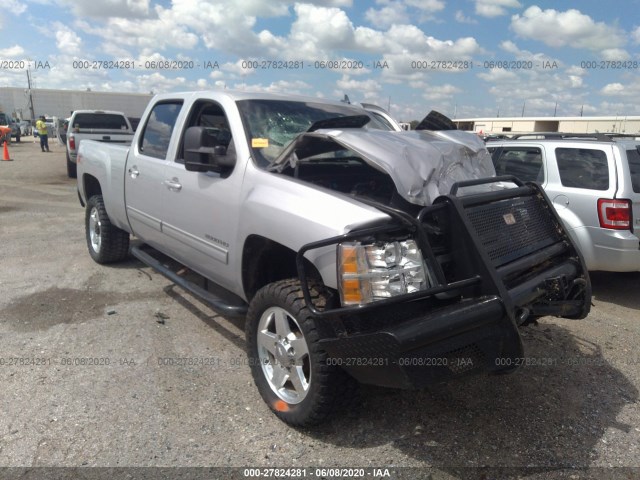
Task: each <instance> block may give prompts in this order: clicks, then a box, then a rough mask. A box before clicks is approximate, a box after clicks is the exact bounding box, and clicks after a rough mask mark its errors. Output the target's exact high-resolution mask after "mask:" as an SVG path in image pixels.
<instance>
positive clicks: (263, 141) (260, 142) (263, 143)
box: [251, 138, 269, 148]
mask: <svg viewBox="0 0 640 480" xmlns="http://www.w3.org/2000/svg"><path fill="white" fill-rule="evenodd" d="M268 146H269V139H268V138H252V139H251V147H252V148H267V147H268Z"/></svg>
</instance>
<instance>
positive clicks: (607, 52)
mask: <svg viewBox="0 0 640 480" xmlns="http://www.w3.org/2000/svg"><path fill="white" fill-rule="evenodd" d="M600 56H601V57H602V59H603V60H611V61H621V60H629V59H630V58H631V55H629V52H627V51H626V50H624V49H622V48H606V49H604V50H602V51H601V52H600Z"/></svg>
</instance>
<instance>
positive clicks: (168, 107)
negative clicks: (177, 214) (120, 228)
mask: <svg viewBox="0 0 640 480" xmlns="http://www.w3.org/2000/svg"><path fill="white" fill-rule="evenodd" d="M181 109H182V100H169V101H161V102H158V103H156V104H155V105H154V106H153V109H152V110H151V112H149V115H147V117H146V118H147V120H146V122H145V124H144V125H141V126H140V127H139V128H141V134H140V136H139V137H138V141H137V142H136V144H135V145H131V151H130V152H131V153H130V154H129V158H128V159H127V165H126V167H125V181H124V187H125V203H126V205H127V217H128V218H129V224H130V225H131V229H132V230H133V233H134V234H135V235H136V236H137V237H138V238H140V239H142V240H143V241H144V242H145V243H148V244H149V245H152V246H154V247H157V248H159V246H160V245H161V240H162V233H161V231H162V228H161V225H162V219H161V210H162V201H161V198H162V193H163V191H164V186H163V183H162V182H163V180H164V169H165V167H166V164H167V163H168V160H167V158H168V155H169V146H170V143H171V132H172V131H173V128H174V127H175V125H176V121H177V119H178V115H179V114H180V111H181ZM174 148H175V147H174Z"/></svg>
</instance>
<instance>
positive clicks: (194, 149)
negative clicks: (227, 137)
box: [184, 127, 236, 173]
mask: <svg viewBox="0 0 640 480" xmlns="http://www.w3.org/2000/svg"><path fill="white" fill-rule="evenodd" d="M217 140H218V139H217V137H216V136H214V135H212V134H211V133H210V132H209V131H207V129H206V128H205V127H189V128H187V131H186V132H185V134H184V165H185V168H186V169H187V170H188V171H190V172H209V171H212V172H219V173H222V172H225V171H228V170H231V169H233V167H234V166H235V164H236V156H235V154H233V155H231V153H232V152H231V151H228V150H231V149H227V147H225V146H224V145H219V144H218V143H217Z"/></svg>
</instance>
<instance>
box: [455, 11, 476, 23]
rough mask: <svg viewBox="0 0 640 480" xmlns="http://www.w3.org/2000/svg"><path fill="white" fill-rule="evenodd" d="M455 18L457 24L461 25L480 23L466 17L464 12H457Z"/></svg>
mask: <svg viewBox="0 0 640 480" xmlns="http://www.w3.org/2000/svg"><path fill="white" fill-rule="evenodd" d="M455 18H456V22H459V23H468V24H476V23H478V21H477V20H476V19H474V18H471V17H467V16H465V14H464V12H463V11H462V10H456V15H455Z"/></svg>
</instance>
